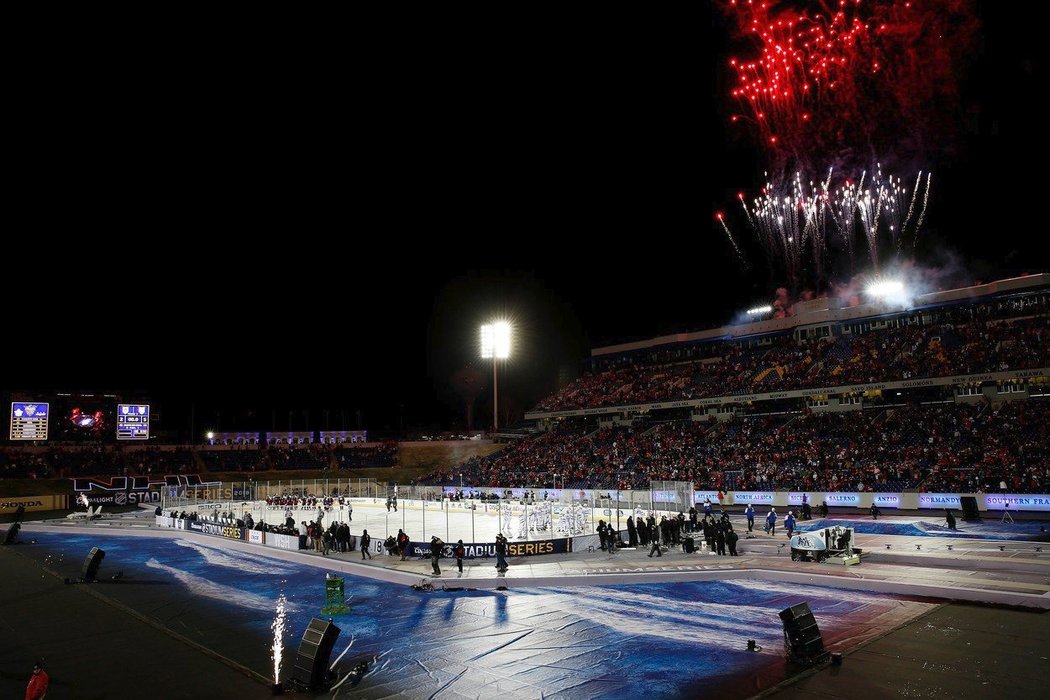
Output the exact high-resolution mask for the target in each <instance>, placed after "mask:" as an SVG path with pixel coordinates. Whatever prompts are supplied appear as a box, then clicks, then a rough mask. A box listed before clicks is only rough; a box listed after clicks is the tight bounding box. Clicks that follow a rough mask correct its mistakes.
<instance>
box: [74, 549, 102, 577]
mask: <svg viewBox="0 0 1050 700" xmlns="http://www.w3.org/2000/svg"><path fill="white" fill-rule="evenodd" d="M105 558H106V552H105V550H102V549H99V548H98V547H92V548H91V551H90V552H88V555H87V559H85V560H84V568H83V569H81V570H80V578H82V579H84V580H85V581H94V580H95V579H96V578H98V566H99V564H101V563H102V560H103V559H105Z"/></svg>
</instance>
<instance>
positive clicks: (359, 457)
mask: <svg viewBox="0 0 1050 700" xmlns="http://www.w3.org/2000/svg"><path fill="white" fill-rule="evenodd" d="M398 458H399V451H398V445H397V443H396V442H382V443H376V444H368V445H362V446H360V447H356V446H355V447H344V446H342V445H340V446H333V445H325V444H323V443H312V444H309V445H306V444H304V445H294V446H291V445H289V446H278V445H271V446H269V447H266V446H263V447H260V446H257V445H243V446H237V447H235V448H231V447H221V448H211V447H204V448H196V449H191V448H189V447H175V448H173V449H161V448H156V447H148V448H145V449H141V448H138V446H135V447H132V448H129V447H125V446H123V445H102V446H52V447H46V448H42V447H35V446H29V447H4V448H0V478H5V477H6V478H22V479H51V478H70V477H76V476H109V477H112V476H148V475H165V474H187V473H195V472H198V471H200V470H201V467H202V466H203V469H204V470H205V471H208V472H256V471H267V470H270V469H311V470H319V471H322V470H328V469H333V468H334V469H351V468H354V469H356V468H366V467H392V466H395V465H397V463H398ZM198 460H199V461H198Z"/></svg>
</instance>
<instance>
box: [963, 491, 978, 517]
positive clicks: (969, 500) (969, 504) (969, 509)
mask: <svg viewBox="0 0 1050 700" xmlns="http://www.w3.org/2000/svg"><path fill="white" fill-rule="evenodd" d="M959 502H960V503H961V504H962V511H963V520H980V519H981V511H979V510H977V499H976V498H974V497H973V496H963V497H962V498H960V499H959Z"/></svg>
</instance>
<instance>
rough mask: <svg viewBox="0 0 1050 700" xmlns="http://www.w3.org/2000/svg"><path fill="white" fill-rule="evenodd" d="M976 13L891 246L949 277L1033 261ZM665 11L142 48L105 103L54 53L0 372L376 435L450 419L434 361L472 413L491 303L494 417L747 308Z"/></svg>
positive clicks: (1015, 63)
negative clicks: (64, 108) (921, 175)
mask: <svg viewBox="0 0 1050 700" xmlns="http://www.w3.org/2000/svg"><path fill="white" fill-rule="evenodd" d="M1003 5H1005V3H991V2H989V3H981V4H980V5H979V7H978V14H979V15H980V16H981V18H982V22H983V32H982V36H981V41H980V43H979V45H978V46H977V47H975V50H974V55H973V57H972V61H971V65H970V66H969V68H968V70H967V74H966V76H965V78H964V79H963V80H962V81H961V87H962V107H961V112H960V116H959V119H960V125H959V129H958V135H957V136H952V143H943V144H939V145H938V147H937V148H936V149H935V150H934V151H933V152H931V153H930V154H927V155H923V154H914V158H915V159H916V160H919V161H921V160H922V159H923V158H927V159H928V160H930V161H932V162H931V163H929V164H928V165H927V166H924V167H927V168H932V169H933V171H934V173H935V175H934V189H933V195H932V196H931V203H930V210H929V214H928V219H927V223H926V225H925V227H924V231H923V233H922V235H921V237H920V242H919V245H918V248H917V253H918V258H919V260H920V262H921V263H922V264H925V265H930V266H934V267H951V268H952V269H953V271H954V272H953V274H954V277H955V279H957V280H958V282H959V283H960V284H966V283H972V282H973V281H974V280H978V279H982V280H989V279H993V278H995V277H1003V276H1010V275H1013V274H1018V273H1020V272H1026V271H1027V272H1033V271H1039V270H1040V269H1042V270H1045V269H1046V268H1047V263H1046V260H1047V258H1046V257H1044V255H1045V251H1046V249H1047V246H1046V244H1045V243H1043V242H1042V240H1041V239H1042V238H1043V237H1044V236H1045V231H1044V230H1043V229H1044V227H1043V226H1042V225H1041V224H1042V221H1041V217H1036V216H1034V215H1033V214H1032V213H1031V212H1032V209H1033V207H1032V206H1031V205H1030V204H1028V202H1033V201H1034V202H1039V201H1040V199H1039V198H1040V197H1041V196H1042V192H1041V190H1040V189H1039V188H1038V186H1037V184H1036V182H1037V179H1036V178H1034V177H1032V176H1031V175H1028V176H1025V175H1022V173H1025V172H1032V171H1033V170H1034V171H1037V172H1041V171H1042V169H1043V166H1042V163H1043V162H1045V159H1044V158H1043V157H1042V156H1043V154H1044V153H1045V151H1046V147H1045V142H1044V139H1043V135H1044V133H1045V125H1044V124H1043V117H1042V113H1041V112H1039V111H1038V110H1036V109H1035V107H1034V105H1033V103H1034V102H1035V101H1036V100H1037V99H1041V87H1042V86H1043V85H1045V84H1046V73H1045V58H1044V55H1043V53H1044V52H1042V51H1037V47H1039V48H1041V46H1040V45H1039V44H1038V43H1036V42H1037V37H1036V34H1037V29H1036V24H1035V22H1025V21H1021V20H1020V19H1019V18H1018V17H1017V14H1018V13H1017V10H1016V8H1009V7H1003ZM668 22H669V26H657V27H646V26H640V25H637V26H636V24H635V23H634V20H633V19H631V18H623V20H622V24H620V25H619V26H618V27H616V28H615V31H612V30H609V31H598V30H594V31H589V32H586V33H579V34H577V33H574V32H569V33H567V34H561V35H560V36H558V37H556V38H554V37H551V38H550V40H549V41H539V40H538V39H537V38H536V37H533V39H530V40H529V41H523V42H521V43H518V42H514V41H510V40H508V39H507V38H506V37H503V36H492V37H490V38H488V39H484V40H477V39H476V37H471V38H470V39H471V40H470V41H467V37H464V38H463V41H455V40H452V39H451V38H448V39H442V40H440V41H438V40H434V43H433V44H430V43H428V44H426V46H425V47H424V46H423V45H422V44H421V45H415V44H413V43H412V42H410V41H408V40H407V39H405V40H404V41H405V42H406V43H405V44H403V45H402V44H397V43H396V41H397V39H396V38H395V34H396V33H393V32H391V33H390V35H389V36H388V38H389V39H390V41H391V42H395V43H393V44H391V45H390V46H388V47H387V49H388V50H387V51H385V52H378V53H375V54H374V55H370V56H369V60H362V61H360V62H358V61H356V60H355V61H354V62H353V65H352V66H351V67H349V68H346V69H345V70H344V69H341V68H340V69H336V68H329V69H323V70H315V69H314V68H315V66H314V64H313V63H311V62H309V61H307V60H306V59H299V60H296V61H292V62H291V63H286V62H285V59H286V58H287V57H282V58H281V59H277V58H265V59H264V58H261V59H259V62H258V65H255V64H252V63H249V64H244V63H239V64H238V68H237V70H233V69H232V68H231V69H230V70H229V71H225V70H211V69H210V68H208V67H207V66H205V65H204V64H203V63H202V64H201V65H200V66H199V72H200V75H201V76H202V79H201V80H199V81H198V82H194V81H189V80H187V79H186V75H185V74H186V66H185V65H184V64H183V63H181V62H179V61H174V60H173V61H172V62H171V64H170V65H167V66H157V67H156V68H155V70H151V71H150V74H149V78H150V80H149V81H148V82H146V83H145V87H142V88H141V90H139V91H136V92H135V94H134V97H133V98H132V97H129V94H128V90H127V83H126V82H123V81H122V80H120V79H113V80H102V81H97V80H94V81H92V80H88V78H89V77H90V76H89V74H88V73H87V72H86V69H80V68H77V67H73V68H72V69H71V74H70V75H69V77H68V78H66V80H68V84H67V86H66V87H67V88H68V89H69V90H70V91H71V94H72V95H73V97H76V98H79V99H80V104H81V106H82V107H83V108H82V109H81V110H80V116H78V117H77V118H76V119H73V120H72V121H70V120H67V119H65V118H56V117H54V116H53V115H49V116H46V117H44V123H45V124H46V125H47V126H46V127H45V131H47V134H48V138H47V140H46V142H43V145H41V149H40V152H39V153H38V154H36V155H34V156H33V157H30V158H28V159H27V161H26V163H25V167H24V168H23V169H22V172H23V177H22V178H21V182H20V184H19V185H18V186H17V187H16V189H15V191H14V192H12V193H11V194H12V195H13V196H12V201H15V202H18V203H19V204H17V206H19V207H23V208H24V213H25V216H22V217H16V219H20V220H21V221H22V222H23V226H22V228H21V234H20V235H17V236H15V235H14V232H12V237H15V238H17V239H18V240H16V241H15V242H14V250H13V251H11V250H10V249H9V255H8V256H7V259H6V265H5V267H6V268H7V273H8V274H7V275H6V277H7V280H6V281H7V282H8V285H9V289H10V288H14V289H15V290H20V291H16V292H13V293H11V294H12V296H11V297H10V298H11V299H14V302H13V303H11V302H10V301H9V311H10V309H14V310H15V312H14V313H11V312H9V314H8V316H7V320H8V323H7V324H6V326H7V330H8V332H7V333H6V334H5V335H6V336H7V342H6V343H5V346H6V348H7V351H6V352H5V353H4V355H5V357H6V359H7V362H6V365H7V371H5V373H4V379H3V380H2V381H0V385H2V386H3V388H4V389H5V390H36V389H39V390H41V391H44V390H56V389H66V390H95V391H103V390H106V391H118V392H120V391H125V392H126V391H133V390H144V391H147V392H149V394H150V395H151V396H152V397H153V401H154V403H156V404H158V405H159V406H160V408H161V410H162V411H163V413H162V415H163V419H164V424H163V425H164V427H165V428H168V429H172V430H186V429H187V428H188V422H189V420H188V419H189V413H190V410H189V408H190V404H191V403H192V404H193V405H194V408H195V425H194V427H195V430H196V432H198V433H199V432H202V431H203V429H204V428H205V427H213V428H215V427H219V424H220V423H221V425H222V427H223V428H227V429H229V428H235V427H236V428H251V427H255V428H260V429H263V430H267V429H270V428H271V426H272V425H276V427H277V428H278V429H286V428H288V426H289V411H292V412H293V413H292V417H291V421H292V422H291V425H292V427H293V428H295V429H303V428H304V427H305V425H306V422H307V419H308V420H309V423H310V427H311V428H313V429H324V428H325V427H326V418H327V426H329V427H331V428H332V429H337V428H342V427H343V426H344V425H346V427H348V428H354V427H357V411H360V412H361V423H362V427H364V428H368V429H371V430H373V431H380V432H381V431H392V432H394V433H396V432H397V431H398V430H399V429H400V426H401V424H402V423H403V424H404V427H405V430H406V431H407V430H408V429H409V428H415V427H424V426H425V427H437V428H449V427H452V426H454V425H459V424H462V422H463V420H464V418H463V415H464V412H463V409H462V405H463V401H462V399H461V398H459V395H458V394H457V392H456V390H455V389H454V388H453V377H454V376H455V375H456V373H457V372H459V373H460V374H459V376H460V377H461V378H462V377H463V376H471V373H473V375H472V376H473V379H472V381H475V382H481V384H482V388H481V398H480V399H479V400H478V402H477V404H476V413H477V415H478V416H479V421H478V423H479V424H480V425H484V424H487V422H488V421H489V420H490V418H491V365H490V364H487V363H484V362H482V361H480V360H479V359H477V357H476V356H477V336H478V325H479V324H480V323H481V322H483V321H485V320H487V319H489V318H491V317H493V316H495V315H504V316H506V317H508V318H510V319H512V320H513V321H514V323H515V329H516V332H517V337H516V339H515V353H514V356H513V359H512V360H511V361H510V363H509V365H508V366H507V369H506V371H505V373H504V374H502V375H501V379H500V384H499V386H500V394H501V404H503V403H504V402H506V408H507V409H508V410H509V411H510V412H511V413H515V412H516V413H518V414H519V415H520V412H521V410H523V409H525V408H527V407H530V406H531V405H532V404H534V403H535V402H536V401H538V400H539V399H540V398H542V397H543V396H544V395H546V394H547V393H549V392H550V391H552V390H553V389H555V388H556V387H557V386H558V385H559V383H563V382H565V381H567V380H568V379H570V378H571V377H574V376H576V375H577V374H578V373H579V372H580V370H581V366H582V359H583V358H584V357H585V356H586V354H587V353H588V351H589V348H591V347H592V346H595V345H599V344H604V343H610V342H617V341H622V340H629V339H637V338H642V337H650V336H652V335H655V334H663V333H667V332H672V331H684V330H695V329H698V328H703V327H707V326H711V325H718V324H720V323H723V322H725V321H727V320H728V319H729V318H730V317H731V316H732V315H733V314H734V312H736V311H738V310H739V309H741V308H746V307H748V306H751V305H753V304H755V303H758V302H767V301H769V300H770V299H771V298H772V293H773V290H774V289H775V287H776V286H779V284H780V280H778V279H777V275H776V273H770V272H769V270H768V269H767V268H766V267H765V264H764V262H763V260H762V257H761V255H760V254H759V253H758V251H757V250H753V249H752V248H753V246H751V245H749V243H748V240H747V237H748V233H747V230H746V228H745V227H743V226H736V227H735V228H734V231H735V233H737V235H738V236H739V237H740V238H741V241H742V244H743V247H744V249H745V254H746V255H747V257H748V260H749V263H750V266H749V267H748V268H746V269H745V268H743V267H742V266H741V265H740V264H739V263H738V262H737V260H736V259H735V258H734V256H733V255H732V251H731V249H730V248H729V246H728V244H727V242H726V239H725V237H724V234H723V233H722V232H721V229H720V228H719V227H718V226H717V224H716V222H715V221H714V213H715V212H716V211H718V210H722V209H727V210H731V208H732V206H733V205H734V204H735V196H736V193H737V192H738V191H740V190H749V191H751V190H753V189H754V188H755V187H756V186H757V185H758V184H760V182H761V178H762V170H763V167H764V166H763V163H764V159H763V156H762V154H761V152H760V151H759V150H758V149H757V148H756V147H755V144H754V142H753V141H752V140H749V139H748V138H747V134H746V133H740V132H739V130H730V129H729V128H728V124H727V123H726V114H727V113H728V110H729V103H728V98H727V97H726V95H725V87H724V83H725V81H726V80H727V78H728V75H727V74H726V73H725V70H724V69H725V66H724V62H725V60H726V57H727V55H728V53H727V52H728V51H729V50H730V49H729V40H728V38H727V37H726V34H725V31H724V23H723V21H722V20H721V18H720V16H719V15H718V13H717V12H715V11H713V10H711V11H709V12H708V11H705V10H701V11H700V12H699V13H698V14H697V15H696V16H692V17H691V18H690V21H689V22H684V21H683V22H680V23H679V22H672V21H671V20H668ZM670 25H674V26H673V28H671V26H670ZM697 25H699V26H697ZM308 68H309V70H308ZM81 70H85V72H84V73H80V71H81ZM205 74H206V77H205ZM73 97H71V99H73ZM938 118H941V119H943V118H945V117H944V115H940V116H939V117H938ZM51 126H53V127H55V128H53V129H52V128H48V127H51ZM59 127H61V128H59ZM737 223H738V224H739V223H741V222H737ZM136 246H139V248H138V249H136ZM28 290H32V291H28ZM326 410H327V411H328V413H327V414H325V413H324V412H325V411H326ZM306 411H308V412H309V415H308V416H307V415H306V413H305V412H306Z"/></svg>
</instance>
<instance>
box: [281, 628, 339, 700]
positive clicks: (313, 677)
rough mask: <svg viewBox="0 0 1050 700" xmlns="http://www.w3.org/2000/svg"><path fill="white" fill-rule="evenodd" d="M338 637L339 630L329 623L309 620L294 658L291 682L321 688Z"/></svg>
mask: <svg viewBox="0 0 1050 700" xmlns="http://www.w3.org/2000/svg"><path fill="white" fill-rule="evenodd" d="M338 636H339V628H338V627H336V626H335V625H333V624H332V623H331V622H328V621H325V620H320V619H318V618H316V617H315V618H314V619H312V620H310V624H309V625H307V627H306V630H305V631H304V632H303V640H302V642H300V643H299V653H298V654H296V656H295V666H294V667H293V669H292V680H294V681H296V682H298V683H302V684H303V685H305V686H308V687H310V688H323V687H324V683H325V677H326V675H327V673H328V659H329V657H330V656H331V655H332V647H333V646H335V640H336V638H337V637H338Z"/></svg>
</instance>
